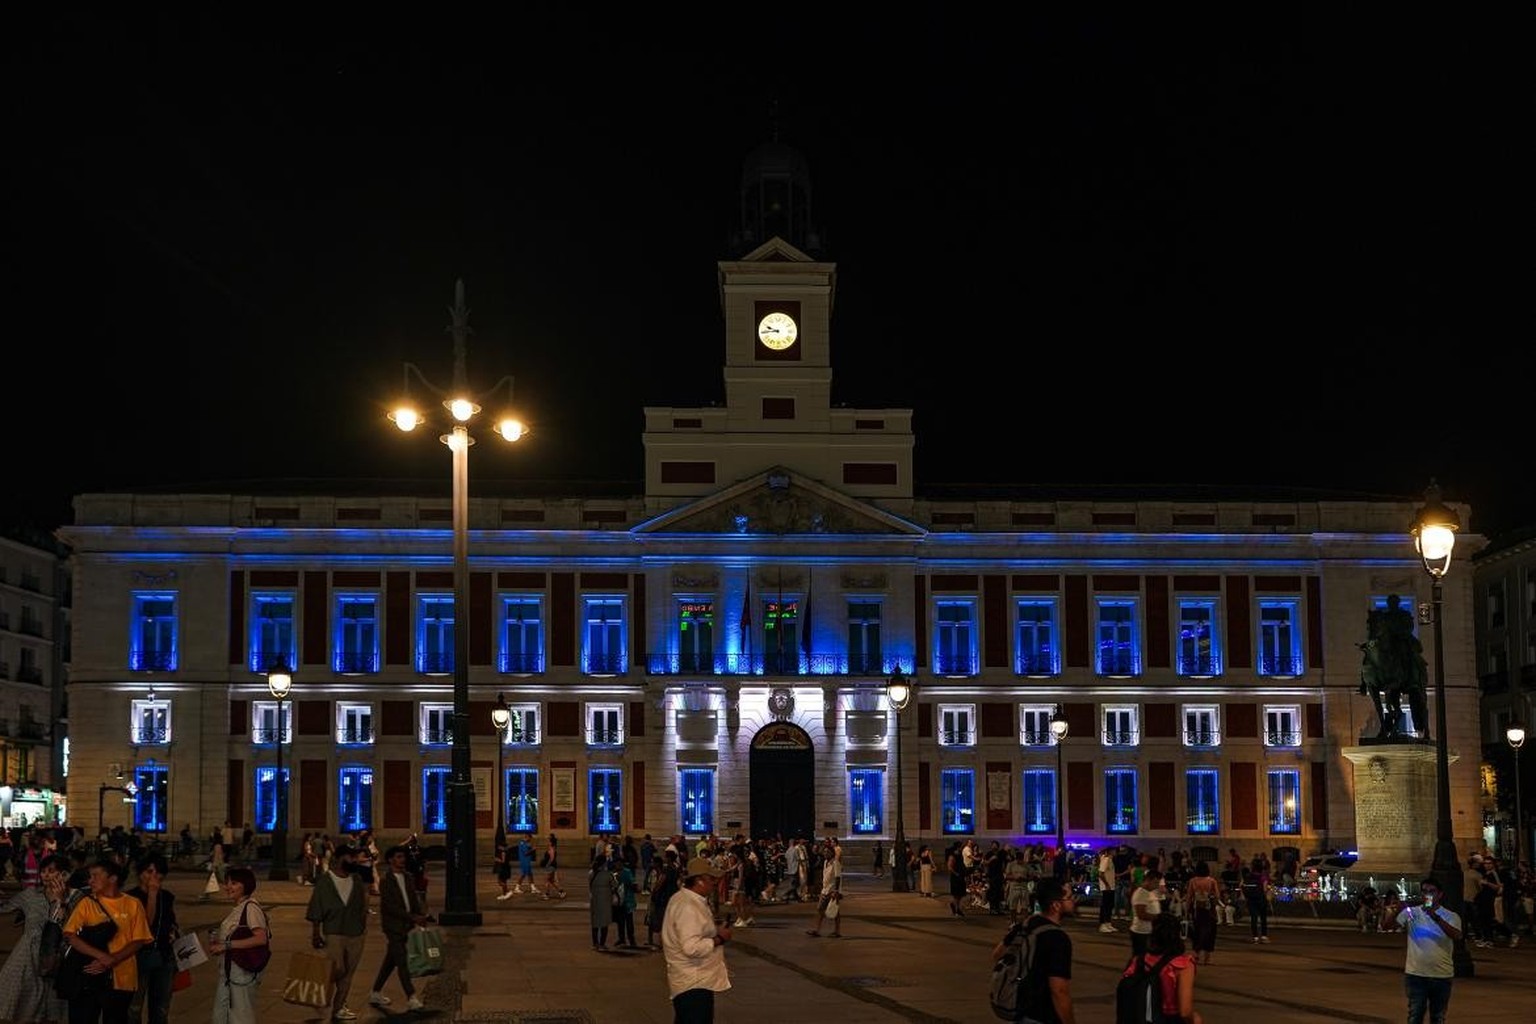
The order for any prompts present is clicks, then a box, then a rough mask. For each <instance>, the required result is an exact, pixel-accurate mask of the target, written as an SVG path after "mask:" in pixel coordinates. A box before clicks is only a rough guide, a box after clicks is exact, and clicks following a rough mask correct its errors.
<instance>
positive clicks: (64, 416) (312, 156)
mask: <svg viewBox="0 0 1536 1024" xmlns="http://www.w3.org/2000/svg"><path fill="white" fill-rule="evenodd" d="M797 10H800V9H798V8H793V7H788V8H784V7H781V8H777V9H772V10H770V9H766V8H757V9H754V10H753V12H752V13H751V15H750V17H749V16H747V15H742V16H741V20H740V21H739V22H738V23H734V24H733V23H730V22H731V20H732V19H731V18H730V17H724V19H723V20H720V19H716V20H712V21H709V22H697V21H692V20H689V21H686V22H684V21H679V22H678V23H676V24H669V23H667V22H666V21H664V20H657V19H658V17H659V16H656V15H653V16H650V17H649V18H647V19H646V20H638V19H637V20H635V21H633V22H630V23H623V24H615V23H613V22H611V21H607V20H604V19H601V18H598V17H597V16H595V15H593V16H580V15H573V16H570V17H568V18H563V19H559V20H555V19H549V20H542V21H541V20H538V19H537V18H530V17H528V16H525V15H519V16H518V17H517V18H514V17H512V16H502V17H499V18H491V17H489V16H484V17H468V18H458V19H456V20H454V21H452V22H451V23H450V22H447V21H446V20H445V22H444V23H443V24H442V25H441V27H439V26H435V25H424V24H421V23H419V22H413V23H410V24H407V23H405V22H404V21H397V22H393V23H392V22H390V21H388V20H387V16H384V15H379V14H378V13H377V12H370V13H369V14H368V16H367V18H365V19H356V20H353V19H349V20H345V21H343V20H341V19H339V18H337V19H336V20H331V19H332V18H333V17H334V16H332V15H327V14H324V13H314V12H310V11H306V12H305V13H304V14H303V15H302V16H300V15H297V14H294V15H289V16H279V15H270V16H269V15H264V14H263V15H256V14H244V13H242V14H240V15H231V14H208V13H204V14H200V15H188V14H186V13H185V12H177V14H176V17H174V18H172V17H170V16H168V15H161V16H146V15H144V14H142V13H140V12H134V13H133V14H132V15H89V14H81V13H77V12H71V13H67V14H44V15H34V16H32V19H33V20H31V21H30V22H17V23H15V25H13V29H14V31H12V32H11V33H10V34H9V35H10V37H9V39H8V41H7V42H5V43H4V44H3V45H4V53H3V57H4V63H5V72H4V74H5V76H6V84H7V99H8V101H9V102H8V104H7V106H8V108H9V109H8V113H9V117H8V118H7V121H8V127H9V131H8V132H7V133H6V137H7V139H8V143H9V144H8V145H7V147H6V148H7V149H8V150H9V155H8V156H7V158H6V159H5V161H4V170H3V173H4V175H5V177H6V184H7V186H8V187H7V188H6V190H5V200H4V207H5V209H4V222H3V224H0V229H3V231H4V235H5V238H6V242H7V244H6V245H5V249H4V251H5V254H6V265H5V268H4V281H5V289H6V292H7V293H8V295H9V301H8V303H7V305H8V307H9V308H10V310H11V311H12V313H11V319H10V322H9V324H8V325H7V326H8V328H9V329H8V330H7V331H6V335H7V337H6V340H5V343H4V362H3V380H4V381H5V387H4V395H5V398H4V401H3V403H0V443H3V444H4V459H5V485H4V486H3V487H0V521H13V520H14V521H20V520H24V519H32V520H33V521H37V522H41V523H43V524H44V525H57V524H59V523H62V522H67V521H68V515H69V511H68V509H69V504H68V499H69V497H70V496H71V495H73V494H76V493H80V492H83V491H97V490H109V489H117V488H122V489H132V488H136V487H148V486H163V485H171V484H177V485H185V486H186V487H188V488H196V487H198V486H200V485H205V484H206V483H209V482H214V481H222V482H228V481H235V480H239V481H247V482H249V481H255V480H263V479H272V478H296V479H309V480H316V479H330V478H335V479H338V480H344V481H352V482H354V483H356V482H366V481H369V480H373V479H377V478H389V479H391V480H401V479H412V480H416V481H418V482H419V487H418V488H417V490H418V491H420V492H422V493H427V492H429V491H431V490H433V489H438V490H441V491H443V492H445V493H446V490H447V483H448V469H447V461H446V459H445V457H444V456H443V455H442V452H441V448H440V446H438V445H435V444H433V443H430V442H427V441H425V440H423V439H421V438H416V439H412V440H409V441H408V440H407V439H404V438H402V437H400V435H398V433H397V432H395V431H393V428H391V427H389V425H388V424H387V423H386V422H385V421H384V420H383V419H382V416H381V411H382V403H384V402H386V401H387V400H388V399H389V398H390V397H391V396H392V395H393V394H394V393H395V392H396V391H397V390H398V384H399V381H400V377H401V365H402V362H403V361H404V360H407V359H408V360H412V361H415V362H417V363H419V364H420V365H421V366H422V367H423V368H424V369H425V370H426V371H427V373H428V375H429V376H430V377H432V378H433V379H435V380H438V381H441V382H444V383H446V381H447V380H448V377H449V370H450V361H451V343H450V340H449V338H448V336H447V335H446V334H445V333H444V327H445V325H446V323H447V319H448V318H447V312H446V306H447V305H448V303H449V300H450V299H451V296H452V289H453V282H454V280H455V279H456V278H459V277H462V278H463V279H464V280H465V282H466V286H467V288H468V292H469V301H470V305H471V306H472V307H473V310H474V312H473V317H472V324H473V326H474V327H475V329H476V335H475V337H474V338H473V340H472V341H471V344H470V349H469V371H470V376H471V379H472V382H474V383H477V384H479V385H481V386H485V385H488V384H490V383H491V382H493V381H494V380H496V379H497V378H499V377H500V376H502V375H503V374H508V373H511V374H515V375H516V378H517V387H518V394H519V397H520V398H521V400H522V402H523V403H524V404H525V406H526V408H527V410H528V413H529V417H530V419H531V420H532V421H533V423H534V426H535V431H536V432H535V434H534V435H533V436H532V437H530V438H529V440H528V442H526V443H525V444H523V445H521V446H519V448H518V449H516V450H515V451H512V452H505V453H497V454H495V455H494V456H492V455H489V454H483V453H488V452H489V451H490V450H489V449H486V448H481V449H478V450H477V461H476V464H475V465H476V469H475V474H476V476H477V479H478V478H482V476H483V475H490V476H495V475H501V474H505V476H507V477H508V478H511V479H514V480H515V479H517V478H526V479H539V480H567V481H577V480H588V479H592V480H606V479H615V478H617V479H623V480H634V481H637V482H638V481H639V480H640V478H641V476H642V467H641V447H640V432H641V429H642V418H641V409H642V407H643V406H645V405H667V404H676V405H701V404H707V403H708V402H709V401H711V400H715V399H718V398H721V397H723V387H722V380H721V366H722V363H723V349H722V318H721V314H720V306H719V301H718V295H717V291H716V281H715V266H714V263H715V261H716V260H717V259H719V258H722V257H725V256H734V255H739V253H735V252H731V251H729V250H728V248H727V239H728V236H729V233H730V230H731V227H732V223H733V220H732V218H733V213H734V200H735V191H736V186H737V181H738V177H739V174H740V168H741V164H742V160H743V158H744V157H745V156H746V155H747V153H748V152H750V150H751V149H752V148H753V147H755V146H756V145H758V144H760V143H762V142H764V141H766V140H767V139H768V138H769V137H770V134H771V133H772V131H773V130H774V128H775V126H776V127H777V130H778V132H779V136H780V138H781V139H782V140H783V141H784V142H787V143H789V144H791V145H793V146H795V147H796V148H798V149H799V150H800V151H801V152H802V153H803V154H804V155H805V156H806V158H807V159H808V161H809V164H810V168H811V173H812V177H813V185H814V190H815V191H814V216H815V219H816V220H817V221H818V222H819V223H820V224H821V225H822V226H823V228H824V231H825V236H826V239H827V243H828V244H827V249H828V255H829V257H830V258H833V259H835V260H837V262H838V264H839V279H838V280H839V285H838V293H837V305H836V308H835V311H834V316H833V322H832V328H833V366H834V398H835V399H836V400H838V401H842V402H846V403H848V404H851V405H863V406H877V407H878V406H896V407H912V408H914V409H915V410H916V417H915V419H914V428H915V430H916V433H917V438H918V447H917V456H916V457H917V472H918V481H919V490H921V489H922V488H923V486H924V485H925V484H927V485H932V484H940V483H967V482H969V483H987V484H1007V483H1025V484H1035V485H1040V484H1047V485H1077V484H1090V485H1105V486H1114V485H1126V486H1127V487H1128V488H1129V489H1131V490H1133V489H1134V485H1145V484H1159V485H1175V486H1188V487H1189V489H1190V491H1191V493H1205V491H1204V490H1203V489H1204V488H1207V487H1210V486H1211V485H1217V486H1224V485H1232V486H1234V487H1238V486H1248V485H1263V486H1265V487H1267V488H1276V487H1279V488H1293V489H1295V493H1296V494H1297V496H1298V497H1304V498H1305V497H1311V496H1314V495H1319V494H1323V493H1332V492H1337V491H1347V492H1350V493H1359V494H1369V495H1378V496H1393V497H1402V498H1413V497H1416V496H1417V495H1418V494H1419V493H1420V492H1421V491H1422V489H1423V487H1424V485H1425V483H1426V482H1427V481H1428V479H1429V478H1430V477H1431V476H1436V477H1438V478H1439V479H1440V481H1441V482H1442V484H1443V485H1444V486H1445V488H1446V492H1447V496H1448V497H1450V498H1452V499H1454V500H1462V501H1469V502H1471V503H1472V504H1473V505H1474V508H1475V510H1476V513H1475V518H1474V522H1473V527H1474V528H1475V529H1479V530H1481V531H1485V532H1495V531H1498V530H1502V529H1506V528H1510V527H1515V526H1521V525H1525V524H1529V523H1536V483H1533V479H1536V472H1533V467H1532V464H1531V457H1530V452H1531V450H1532V448H1531V444H1532V429H1531V424H1532V411H1531V410H1532V402H1531V397H1532V391H1533V389H1532V385H1531V381H1532V379H1533V377H1536V373H1533V372H1532V371H1533V365H1532V364H1533V359H1532V357H1531V354H1530V353H1531V335H1532V332H1531V315H1530V304H1529V291H1530V287H1529V280H1530V269H1531V261H1530V258H1529V250H1530V238H1531V237H1532V227H1533V224H1532V220H1533V217H1532V216H1531V214H1532V206H1531V194H1532V191H1533V190H1532V187H1531V181H1532V180H1536V177H1533V175H1532V166H1531V163H1532V162H1531V160H1530V143H1529V140H1530V137H1531V109H1530V101H1531V96H1532V89H1531V85H1532V83H1531V79H1530V74H1529V61H1528V59H1520V60H1513V61H1507V60H1503V59H1501V58H1500V56H1499V54H1498V53H1497V52H1496V51H1497V50H1499V49H1500V48H1502V47H1503V46H1504V45H1505V40H1508V39H1512V38H1518V31H1523V30H1524V29H1525V28H1527V27H1528V26H1525V25H1518V26H1517V25H1499V24H1498V23H1496V22H1491V21H1485V22H1481V23H1478V24H1475V25H1473V24H1466V25H1458V24H1455V23H1447V22H1443V21H1441V22H1435V23H1429V22H1425V23H1421V24H1414V23H1411V22H1404V21H1402V20H1401V19H1399V18H1397V17H1396V16H1394V19H1393V21H1394V24H1393V25H1392V26H1385V25H1378V24H1374V23H1372V22H1370V21H1369V19H1368V17H1367V16H1364V15H1361V16H1359V17H1358V18H1356V17H1354V16H1352V15H1350V14H1349V13H1348V11H1349V10H1350V9H1349V8H1348V7H1344V8H1341V9H1340V11H1342V12H1343V13H1340V11H1335V12H1332V13H1330V15H1329V20H1328V21H1327V23H1326V24H1315V25H1308V24H1305V23H1303V22H1296V23H1294V24H1286V23H1284V22H1278V21H1277V22H1273V23H1259V22H1254V23H1252V24H1247V25H1242V24H1238V23H1236V22H1233V23H1230V24H1225V25H1223V24H1212V23H1210V22H1209V21H1208V20H1207V21H1200V22H1194V21H1191V22H1190V23H1188V24H1177V23H1171V22H1168V21H1158V22H1150V21H1147V22H1132V21H1116V20H1113V19H1111V20H1105V21H1101V22H1088V21H1082V22H1060V23H1049V24H1048V23H1044V22H1042V23H1038V24H1025V23H1020V24H1018V25H1014V26H1011V27H1006V26H1002V25H996V26H990V25H985V24H979V23H977V22H976V21H975V20H974V19H975V18H976V17H978V16H979V15H978V14H977V12H976V11H972V12H970V13H969V14H965V15H960V14H957V15H955V16H954V18H953V20H945V19H943V18H938V17H934V16H927V17H924V18H922V19H913V20H908V21H903V22H900V23H893V22H881V23H871V24H861V25H858V26H852V27H849V28H846V29H837V30H833V31H831V32H830V33H829V34H826V35H823V34H820V33H821V32H823V31H825V30H823V29H822V28H820V27H818V26H810V25H804V24H791V23H790V19H792V18H794V17H795V12H796V11H797ZM892 10H893V11H894V10H895V9H894V8H893V9H892ZM801 13H802V14H803V13H805V12H804V11H801ZM419 16H420V15H419V13H418V16H417V17H418V18H419ZM441 17H444V18H446V15H442V16H441ZM962 17H963V18H964V19H965V20H961V19H962ZM156 18H158V20H156ZM1527 38H1528V37H1527ZM1510 68H1515V69H1518V70H1506V69H1510ZM771 110H772V111H776V115H774V116H772V117H771V116H770V111H771ZM1426 364H1428V365H1434V366H1436V369H1435V370H1433V371H1431V372H1430V374H1429V377H1428V380H1430V381H1431V383H1426V377H1425V371H1424V367H1425V365H1426ZM493 459H494V460H495V461H492V460H493ZM486 478H488V477H486ZM638 489H639V488H638V483H637V486H636V488H635V490H636V491H637V492H638ZM1127 493H1129V490H1128V492H1127Z"/></svg>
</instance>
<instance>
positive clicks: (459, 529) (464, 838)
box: [389, 280, 527, 925]
mask: <svg viewBox="0 0 1536 1024" xmlns="http://www.w3.org/2000/svg"><path fill="white" fill-rule="evenodd" d="M449 313H450V314H451V315H452V317H453V323H452V324H451V325H450V327H449V331H450V332H451V333H452V334H453V387H452V389H451V390H450V391H447V392H444V391H442V390H441V389H440V388H437V387H436V386H434V385H433V384H432V383H431V382H430V381H428V380H427V378H426V377H425V376H423V375H422V372H421V370H420V369H418V368H417V366H416V365H415V364H414V363H406V364H405V383H406V391H407V397H406V398H405V399H404V401H402V403H401V404H400V405H399V406H397V407H396V408H395V410H394V411H393V412H391V413H390V414H389V418H390V419H391V420H392V421H394V424H395V426H397V427H399V428H400V429H401V430H404V431H411V430H414V429H415V428H416V427H417V425H418V424H420V423H422V422H424V419H423V416H422V415H421V414H420V413H419V412H418V411H417V410H416V408H415V406H414V405H412V404H411V402H410V399H409V390H410V381H411V377H412V375H414V376H415V377H416V379H417V380H418V381H420V382H421V384H422V385H424V386H425V387H426V388H427V389H428V390H429V391H432V392H434V393H436V394H437V395H439V396H441V397H442V399H443V407H444V408H445V409H447V410H448V413H449V415H451V416H452V417H453V423H452V429H451V432H450V433H447V434H442V435H440V436H439V438H438V440H440V441H442V442H443V444H445V445H447V446H448V450H449V451H450V452H452V453H453V616H454V621H453V726H452V737H451V742H452V745H453V762H452V770H451V773H450V775H449V779H448V872H447V876H448V878H447V884H446V886H445V893H444V899H443V911H442V913H440V914H438V920H439V921H440V922H441V923H443V924H446V925H478V924H480V921H481V918H480V911H479V909H478V908H477V907H476V904H475V787H474V781H473V780H472V779H471V778H470V757H469V753H470V750H469V446H470V445H472V444H474V443H475V439H474V438H473V437H471V436H470V434H469V427H468V425H467V424H468V423H469V421H470V420H471V419H473V418H474V417H475V416H476V415H478V414H479V412H480V405H479V402H478V401H477V400H476V399H475V398H472V397H471V396H470V392H469V388H468V385H467V383H466V377H467V374H466V372H465V369H464V362H465V358H464V356H465V348H466V347H467V342H468V338H469V333H470V329H469V307H468V306H466V305H465V304H464V282H463V281H462V280H461V281H458V282H456V283H455V285H454V290H453V306H452V307H451V308H450V309H449ZM503 384H505V385H506V386H507V399H508V404H509V405H510V402H511V397H512V378H511V377H503V378H501V380H499V381H497V382H496V384H495V385H494V386H493V387H492V388H491V389H490V391H488V392H486V393H485V394H484V395H481V396H479V397H480V398H490V397H491V396H493V395H495V394H496V393H497V392H498V391H500V390H501V387H502V385H503ZM496 433H497V434H498V435H499V436H500V437H501V438H502V439H503V440H505V441H517V440H519V439H520V438H521V437H522V436H523V435H524V434H525V433H527V427H525V426H524V425H523V422H522V421H521V420H519V419H518V418H517V417H515V416H513V415H512V414H511V413H510V412H506V413H503V414H502V415H501V416H500V417H499V418H498V419H497V422H496Z"/></svg>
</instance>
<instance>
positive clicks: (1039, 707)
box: [1019, 704, 1056, 747]
mask: <svg viewBox="0 0 1536 1024" xmlns="http://www.w3.org/2000/svg"><path fill="white" fill-rule="evenodd" d="M1055 716H1056V708H1055V706H1054V705H1052V704H1023V705H1020V707H1019V742H1020V743H1022V744H1024V746H1026V747H1049V746H1051V745H1052V744H1054V743H1055V742H1056V737H1055V736H1053V735H1052V734H1051V719H1052V718H1054V717H1055Z"/></svg>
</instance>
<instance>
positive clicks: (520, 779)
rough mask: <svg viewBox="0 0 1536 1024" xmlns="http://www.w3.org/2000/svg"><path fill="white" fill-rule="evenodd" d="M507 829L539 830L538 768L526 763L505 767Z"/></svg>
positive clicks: (520, 830) (519, 830) (513, 830)
mask: <svg viewBox="0 0 1536 1024" xmlns="http://www.w3.org/2000/svg"><path fill="white" fill-rule="evenodd" d="M506 811H507V830H508V831H510V832H537V831H538V830H539V770H538V769H537V768H532V767H528V766H526V765H515V766H513V767H511V768H508V769H507V807H506Z"/></svg>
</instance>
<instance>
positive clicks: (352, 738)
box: [336, 726, 373, 746]
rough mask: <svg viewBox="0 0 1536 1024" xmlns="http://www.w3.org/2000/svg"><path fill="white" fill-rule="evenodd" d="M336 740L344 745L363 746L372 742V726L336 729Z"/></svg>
mask: <svg viewBox="0 0 1536 1024" xmlns="http://www.w3.org/2000/svg"><path fill="white" fill-rule="evenodd" d="M336 742H337V743H340V744H343V745H345V746H364V745H367V744H369V743H372V742H373V728H372V727H371V726H361V727H358V728H354V729H338V730H336Z"/></svg>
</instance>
